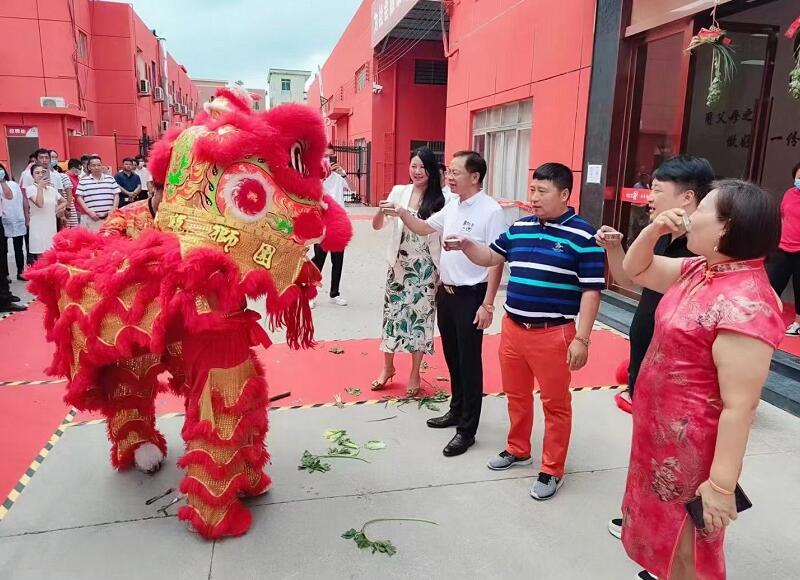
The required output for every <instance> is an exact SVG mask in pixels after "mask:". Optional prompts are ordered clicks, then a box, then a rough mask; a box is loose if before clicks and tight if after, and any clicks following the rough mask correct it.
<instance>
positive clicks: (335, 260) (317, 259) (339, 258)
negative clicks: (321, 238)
mask: <svg viewBox="0 0 800 580" xmlns="http://www.w3.org/2000/svg"><path fill="white" fill-rule="evenodd" d="M327 256H328V252H326V251H325V250H323V249H322V246H320V245H319V244H314V258H313V259H312V260H311V261H312V262H314V265H315V266H316V267H317V269H318V270H319V271H320V272H322V267H323V266H324V265H325V258H326V257H327ZM342 264H344V252H331V298H336V297H337V296H338V295H339V283H340V282H341V281H342Z"/></svg>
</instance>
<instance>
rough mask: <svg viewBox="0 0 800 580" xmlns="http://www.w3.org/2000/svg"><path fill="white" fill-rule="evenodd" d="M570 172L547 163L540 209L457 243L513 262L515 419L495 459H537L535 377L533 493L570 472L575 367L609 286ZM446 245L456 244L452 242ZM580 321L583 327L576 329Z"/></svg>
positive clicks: (504, 464) (510, 330)
mask: <svg viewBox="0 0 800 580" xmlns="http://www.w3.org/2000/svg"><path fill="white" fill-rule="evenodd" d="M571 192H572V171H571V170H570V169H569V168H568V167H566V166H564V165H562V164H560V163H545V164H544V165H542V166H541V167H539V168H538V169H536V171H535V172H534V174H533V181H532V183H531V189H530V209H531V211H532V213H533V214H534V215H532V216H530V217H526V218H522V219H520V220H518V221H517V222H515V223H514V224H512V225H511V227H510V228H509V229H508V231H506V232H505V233H504V234H502V235H501V236H500V237H499V238H497V240H495V241H494V242H492V244H491V245H490V246H488V247H487V246H481V245H478V244H476V243H475V242H473V241H471V240H469V239H468V238H461V237H459V238H458V240H457V243H456V244H455V247H457V248H460V249H461V250H463V252H464V254H466V255H467V257H468V258H469V259H470V260H471V261H472V262H474V263H475V264H479V265H481V266H495V265H498V264H502V263H503V262H508V263H509V266H510V269H511V275H510V277H509V279H508V291H507V293H506V303H505V306H504V307H505V310H506V316H505V317H504V319H503V327H502V334H501V337H500V370H501V373H502V377H503V390H504V391H505V393H506V397H507V399H508V415H509V419H510V421H511V427H510V429H509V432H508V441H507V445H506V448H505V450H503V451H502V452H501V453H500V454H499V455H498V456H497V457H493V458H492V459H490V460H489V464H488V466H489V468H490V469H493V470H503V469H508V468H510V467H513V466H515V465H530V464H531V462H532V459H531V431H532V428H533V387H534V379H537V380H538V382H539V391H540V396H541V399H542V407H543V408H544V419H545V432H544V442H543V446H542V463H541V467H540V469H539V477H538V478H537V480H536V481H535V482H534V484H533V486H532V487H531V492H530V494H531V496H532V497H533V498H534V499H538V500H545V499H550V498H551V497H553V496H554V495H555V493H556V491H558V488H559V487H560V486H561V484H562V483H563V481H564V464H565V462H566V459H567V450H568V448H569V438H570V433H571V430H572V397H571V394H570V391H569V385H570V379H571V373H572V371H575V370H578V369H580V368H581V367H583V366H584V365H585V364H586V360H587V358H588V354H589V344H590V339H589V336H590V334H591V331H592V325H593V324H594V320H595V317H596V316H597V310H598V308H599V307H600V290H602V289H603V288H604V287H605V278H604V269H605V264H604V257H603V249H602V248H600V247H599V246H598V245H597V243H596V241H595V238H594V235H595V231H596V230H595V228H594V227H593V226H592V225H591V224H589V223H588V222H587V221H586V220H584V219H583V218H581V217H580V216H578V215H577V214H576V213H575V210H574V209H572V208H571V207H569V206H568V203H569V197H570V193H571ZM446 249H448V250H449V249H455V248H454V245H453V244H452V243H448V244H447V246H446ZM576 320H577V328H576Z"/></svg>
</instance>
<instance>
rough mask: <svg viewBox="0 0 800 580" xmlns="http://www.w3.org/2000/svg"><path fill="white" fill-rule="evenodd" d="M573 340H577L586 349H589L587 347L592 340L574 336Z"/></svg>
mask: <svg viewBox="0 0 800 580" xmlns="http://www.w3.org/2000/svg"><path fill="white" fill-rule="evenodd" d="M573 340H577V341H578V342H580V343H581V344H582V345H583V346H585V347H586V348H589V345H590V344H592V339H591V338H589V337H586V338H584V337H583V336H576V337H575V338H574V339H573Z"/></svg>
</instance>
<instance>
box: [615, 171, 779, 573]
mask: <svg viewBox="0 0 800 580" xmlns="http://www.w3.org/2000/svg"><path fill="white" fill-rule="evenodd" d="M687 227H688V247H689V250H691V251H692V252H693V253H694V254H696V255H697V256H698V257H697V258H686V259H679V258H665V257H663V256H654V255H653V247H654V245H655V243H656V241H657V240H658V238H660V237H661V236H662V235H664V234H668V233H673V232H679V231H681V230H682V229H685V228H687ZM779 236H780V213H779V211H778V207H777V204H776V203H775V202H774V201H773V200H772V199H771V198H770V196H769V195H768V194H767V193H765V192H764V191H762V190H761V189H759V188H758V187H757V186H755V185H753V184H751V183H747V182H744V181H738V180H726V181H720V182H716V183H715V184H714V187H713V190H712V191H711V192H710V193H709V194H708V196H706V197H705V198H704V199H703V201H702V202H701V203H700V205H699V207H698V209H697V212H696V213H694V214H692V218H691V222H690V221H689V220H688V217H687V216H686V215H685V213H684V212H683V211H682V210H680V209H676V210H670V211H667V212H664V213H662V214H661V215H660V216H658V217H657V218H656V219H655V220H654V222H653V223H652V224H651V225H649V226H648V227H646V228H645V229H644V230H643V231H642V233H641V234H640V235H639V237H638V238H637V239H636V241H635V242H634V243H633V244H632V245H631V248H630V250H629V251H628V254H627V256H626V258H625V262H624V267H625V271H626V272H627V273H628V274H629V275H630V276H631V278H632V279H633V280H634V281H635V282H636V283H637V284H639V285H641V286H645V287H647V288H650V289H652V290H655V291H656V292H663V293H664V294H665V295H664V298H663V300H662V301H661V304H660V305H659V307H658V310H657V311H656V327H655V335H654V337H653V341H652V343H651V345H650V349H649V350H648V352H647V355H646V357H645V359H644V362H643V363H642V370H641V373H640V374H639V380H638V381H637V383H636V386H637V389H636V399H635V402H634V405H635V412H634V413H633V441H632V444H631V458H630V466H629V469H628V482H627V489H626V491H625V498H624V500H623V505H622V513H623V528H622V541H623V544H624V546H625V550H626V551H627V553H628V555H629V556H630V557H631V558H632V559H633V560H635V561H636V562H637V563H639V564H640V565H642V566H643V567H644V568H645V570H644V571H642V572H641V573H640V574H639V575H638V576H637V578H642V579H647V578H653V577H654V576H655V577H658V578H660V579H663V580H666V579H671V580H689V579H691V580H694V579H697V580H711V579H714V580H718V579H724V578H725V557H724V553H723V539H724V530H725V527H726V526H727V525H728V524H730V522H731V521H732V520H734V519H736V507H735V501H734V495H733V491H734V489H735V487H736V482H737V480H738V479H739V474H740V472H741V468H742V459H743V457H744V453H745V448H746V446H747V438H748V436H749V433H750V427H751V424H752V422H753V416H754V413H755V410H756V407H757V406H758V403H759V400H760V396H761V389H762V387H763V385H764V382H765V381H766V378H767V373H768V371H769V364H770V360H771V359H772V353H773V351H774V350H775V348H777V346H778V343H779V342H780V340H781V338H782V337H783V333H784V326H783V321H782V319H781V313H780V309H781V305H780V302H779V300H778V297H777V296H776V295H775V293H774V292H773V291H772V288H771V287H770V284H769V280H768V279H767V274H766V271H765V270H764V257H765V256H766V255H768V254H770V253H771V252H773V251H774V250H775V248H776V246H777V244H778V239H779ZM698 495H699V496H701V497H702V503H703V514H704V520H705V528H704V530H702V531H698V530H696V529H695V528H694V525H693V524H692V520H691V519H690V518H689V517H688V513H687V511H686V507H685V504H686V503H687V502H689V501H690V500H692V499H693V498H694V497H696V496H698Z"/></svg>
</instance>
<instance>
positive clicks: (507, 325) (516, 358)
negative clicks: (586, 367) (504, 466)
mask: <svg viewBox="0 0 800 580" xmlns="http://www.w3.org/2000/svg"><path fill="white" fill-rule="evenodd" d="M574 337H575V325H574V324H563V325H561V326H554V327H551V328H532V329H526V328H524V327H522V326H520V325H519V324H517V323H516V322H514V321H513V320H511V319H510V318H509V317H508V316H506V317H505V318H503V330H502V334H501V336H500V352H499V354H500V371H501V373H502V376H503V391H504V392H505V394H506V398H507V399H508V417H509V419H510V421H511V427H510V428H509V431H508V444H507V446H506V450H507V451H508V452H509V453H511V454H512V455H514V456H515V457H529V456H530V454H531V432H532V430H533V387H534V380H536V381H537V382H538V383H539V394H540V397H541V399H542V407H543V408H544V443H543V445H542V465H541V468H540V471H543V472H544V473H548V474H550V475H555V476H556V477H562V476H563V475H564V463H565V462H566V460H567V450H568V448H569V437H570V433H571V431H572V395H571V394H570V390H569V384H570V379H571V373H570V370H569V365H568V364H567V350H568V348H569V345H570V343H571V342H572V339H573V338H574Z"/></svg>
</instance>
